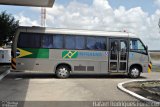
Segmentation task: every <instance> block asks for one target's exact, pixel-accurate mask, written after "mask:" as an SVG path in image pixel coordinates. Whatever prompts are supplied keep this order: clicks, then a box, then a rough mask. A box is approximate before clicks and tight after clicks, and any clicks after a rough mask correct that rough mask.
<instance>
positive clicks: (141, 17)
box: [0, 0, 160, 50]
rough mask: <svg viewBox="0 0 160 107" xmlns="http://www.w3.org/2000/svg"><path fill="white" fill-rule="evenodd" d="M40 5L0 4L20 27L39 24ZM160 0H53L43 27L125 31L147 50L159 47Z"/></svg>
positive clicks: (0, 8) (0, 7) (0, 9)
mask: <svg viewBox="0 0 160 107" xmlns="http://www.w3.org/2000/svg"><path fill="white" fill-rule="evenodd" d="M40 10H41V8H40V7H23V6H7V5H0V11H6V12H7V13H9V14H12V15H13V16H14V17H15V18H16V19H17V20H19V21H20V25H22V26H40V23H41V21H40V18H41V15H40ZM159 18H160V0H55V3H54V5H53V7H52V8H47V15H46V26H47V27H53V28H69V29H91V30H105V31H124V30H125V31H127V32H131V33H135V34H136V35H137V36H138V37H140V38H141V39H142V41H143V42H144V43H145V44H146V45H148V47H149V49H150V50H160V29H159V27H158V22H159Z"/></svg>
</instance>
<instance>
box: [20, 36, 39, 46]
mask: <svg viewBox="0 0 160 107" xmlns="http://www.w3.org/2000/svg"><path fill="white" fill-rule="evenodd" d="M40 35H41V34H37V33H20V35H19V39H18V44H17V47H18V48H40V46H41V36H40Z"/></svg>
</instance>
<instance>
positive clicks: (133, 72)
mask: <svg viewBox="0 0 160 107" xmlns="http://www.w3.org/2000/svg"><path fill="white" fill-rule="evenodd" d="M140 74H141V70H140V68H139V67H138V66H133V67H131V68H130V70H129V73H128V76H129V77H130V78H139V77H140Z"/></svg>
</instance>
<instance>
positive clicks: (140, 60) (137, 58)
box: [128, 52, 149, 72]
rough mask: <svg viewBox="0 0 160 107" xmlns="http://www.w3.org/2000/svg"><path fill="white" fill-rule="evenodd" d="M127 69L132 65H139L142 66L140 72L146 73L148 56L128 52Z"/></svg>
mask: <svg viewBox="0 0 160 107" xmlns="http://www.w3.org/2000/svg"><path fill="white" fill-rule="evenodd" d="M128 64H129V65H128V66H129V68H130V66H132V65H133V64H139V65H141V66H142V70H143V71H142V72H147V71H148V64H149V61H148V55H145V54H141V53H136V52H130V53H129V63H128Z"/></svg>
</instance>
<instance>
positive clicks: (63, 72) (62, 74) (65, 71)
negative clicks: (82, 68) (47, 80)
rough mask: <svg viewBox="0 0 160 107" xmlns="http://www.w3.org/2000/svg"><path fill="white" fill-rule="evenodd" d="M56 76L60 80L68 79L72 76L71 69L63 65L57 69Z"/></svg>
mask: <svg viewBox="0 0 160 107" xmlns="http://www.w3.org/2000/svg"><path fill="white" fill-rule="evenodd" d="M55 74H56V76H57V77H58V78H68V77H69V75H70V69H69V68H68V66H66V65H61V66H59V67H58V68H57V69H56V72H55Z"/></svg>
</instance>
